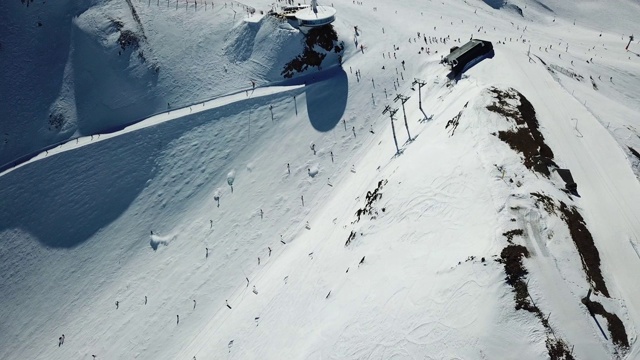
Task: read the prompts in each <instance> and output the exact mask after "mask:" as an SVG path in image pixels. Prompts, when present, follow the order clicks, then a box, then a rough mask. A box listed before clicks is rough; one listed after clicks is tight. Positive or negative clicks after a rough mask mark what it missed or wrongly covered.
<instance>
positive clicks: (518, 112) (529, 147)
mask: <svg viewBox="0 0 640 360" xmlns="http://www.w3.org/2000/svg"><path fill="white" fill-rule="evenodd" d="M489 92H490V93H492V94H493V97H494V99H495V101H494V102H493V103H492V104H490V105H488V106H487V110H489V111H492V112H495V113H497V114H500V115H502V116H504V117H505V118H507V119H510V120H512V121H513V122H515V125H516V126H515V129H512V130H507V131H499V132H498V137H499V138H500V140H502V141H504V142H505V143H507V145H509V147H510V148H511V149H513V150H515V151H517V152H519V153H521V154H522V155H523V156H524V165H525V166H526V167H527V168H528V169H530V170H533V171H536V172H538V173H540V174H543V175H545V176H546V177H549V175H550V171H549V166H550V165H551V166H555V163H554V162H553V157H554V155H553V151H551V148H550V147H549V146H548V145H547V144H546V143H545V142H544V136H542V133H541V132H540V129H539V123H538V119H537V118H536V111H535V109H534V108H533V105H531V103H530V102H529V100H527V98H525V97H524V95H522V94H521V93H520V92H518V91H517V90H515V89H513V88H510V89H508V90H506V91H505V90H500V89H498V88H490V89H489ZM507 100H515V101H517V102H519V104H518V105H517V106H516V105H512V104H510V103H509V102H508V101H507ZM512 102H513V101H512Z"/></svg>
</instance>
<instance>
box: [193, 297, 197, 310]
mask: <svg viewBox="0 0 640 360" xmlns="http://www.w3.org/2000/svg"><path fill="white" fill-rule="evenodd" d="M193 308H194V309H195V308H196V300H195V299H193Z"/></svg>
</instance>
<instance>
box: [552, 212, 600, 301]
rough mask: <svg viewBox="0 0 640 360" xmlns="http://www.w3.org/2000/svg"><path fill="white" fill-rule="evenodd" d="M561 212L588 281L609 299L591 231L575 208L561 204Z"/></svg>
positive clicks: (598, 254)
mask: <svg viewBox="0 0 640 360" xmlns="http://www.w3.org/2000/svg"><path fill="white" fill-rule="evenodd" d="M559 210H560V213H561V214H562V220H564V221H565V222H566V223H567V226H568V227H569V232H570V233H571V238H572V239H573V242H574V243H575V244H576V248H577V249H578V253H580V258H581V259H582V268H583V269H584V272H585V273H586V275H587V279H588V280H589V282H590V283H591V284H592V285H593V288H594V290H597V291H599V292H600V293H601V294H602V295H604V296H606V297H609V290H608V289H607V286H606V284H605V282H604V278H603V277H602V272H601V271H600V253H599V252H598V248H596V245H595V243H594V242H593V237H592V236H591V233H590V232H589V229H587V225H586V224H585V222H584V219H583V218H582V215H580V213H579V212H578V210H577V209H576V208H575V207H573V206H572V207H569V206H567V205H566V204H565V203H563V202H560V208H559Z"/></svg>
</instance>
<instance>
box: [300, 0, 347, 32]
mask: <svg viewBox="0 0 640 360" xmlns="http://www.w3.org/2000/svg"><path fill="white" fill-rule="evenodd" d="M336 12H337V11H336V9H335V8H332V7H331V6H321V5H318V1H317V0H311V6H309V7H307V8H304V9H302V10H299V11H298V12H296V19H298V26H299V27H300V30H302V31H306V30H309V29H311V28H314V27H320V26H324V25H329V24H331V23H332V22H334V21H335V20H336Z"/></svg>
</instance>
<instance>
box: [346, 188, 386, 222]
mask: <svg viewBox="0 0 640 360" xmlns="http://www.w3.org/2000/svg"><path fill="white" fill-rule="evenodd" d="M386 184H387V180H380V181H378V186H377V187H376V188H375V189H374V190H373V191H367V195H366V197H365V204H364V207H362V208H360V209H358V210H357V211H356V214H355V215H356V220H354V221H353V222H352V224H355V223H357V222H358V221H360V217H361V216H363V215H370V216H371V219H372V220H373V219H375V218H376V217H377V216H378V211H377V210H376V209H375V208H374V207H373V204H374V203H375V202H376V201H378V200H380V199H382V192H381V191H382V187H383V186H384V185H386Z"/></svg>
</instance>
